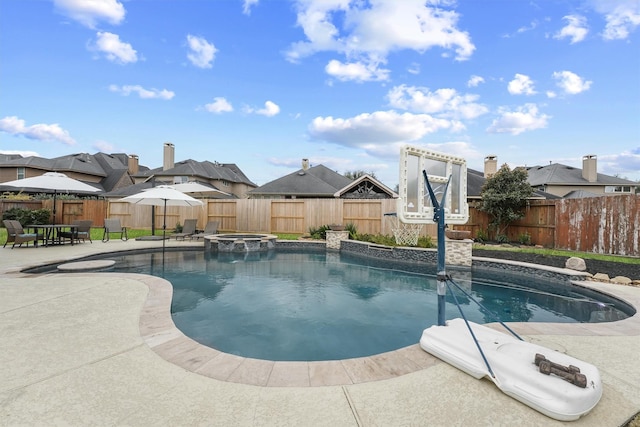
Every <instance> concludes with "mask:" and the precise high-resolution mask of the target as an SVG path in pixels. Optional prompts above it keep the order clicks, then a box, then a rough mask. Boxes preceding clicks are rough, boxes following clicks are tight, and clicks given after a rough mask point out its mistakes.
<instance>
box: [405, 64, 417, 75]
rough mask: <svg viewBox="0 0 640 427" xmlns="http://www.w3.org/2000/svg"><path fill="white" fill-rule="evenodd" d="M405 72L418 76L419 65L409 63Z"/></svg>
mask: <svg viewBox="0 0 640 427" xmlns="http://www.w3.org/2000/svg"><path fill="white" fill-rule="evenodd" d="M407 72H408V73H410V74H420V64H418V63H417V62H413V63H411V65H410V66H409V68H407Z"/></svg>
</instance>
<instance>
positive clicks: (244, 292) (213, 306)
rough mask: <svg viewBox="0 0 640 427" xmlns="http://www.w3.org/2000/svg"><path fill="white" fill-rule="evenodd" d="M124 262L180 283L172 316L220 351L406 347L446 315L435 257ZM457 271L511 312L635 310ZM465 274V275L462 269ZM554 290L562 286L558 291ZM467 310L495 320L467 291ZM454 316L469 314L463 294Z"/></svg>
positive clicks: (170, 256)
mask: <svg viewBox="0 0 640 427" xmlns="http://www.w3.org/2000/svg"><path fill="white" fill-rule="evenodd" d="M109 258H110V259H115V260H116V266H115V269H116V270H117V271H125V272H136V273H144V274H152V275H155V276H159V277H163V278H165V279H167V280H169V281H170V282H171V283H172V284H173V287H174V295H173V302H172V317H173V321H174V322H175V324H176V326H177V327H178V328H179V329H180V330H182V331H183V332H184V333H185V335H187V336H189V337H191V338H193V339H194V340H196V341H198V342H200V343H202V344H204V345H207V346H210V347H213V348H216V349H218V350H220V351H223V352H226V353H231V354H235V355H238V356H244V357H251V358H256V359H265V360H278V361H316V360H337V359H346V358H352V357H362V356H368V355H373V354H378V353H382V352H386V351H391V350H395V349H399V348H402V347H405V346H408V345H412V344H415V343H416V342H418V341H419V339H420V335H421V333H422V331H423V330H424V329H425V328H427V327H429V326H431V325H433V324H435V323H436V322H437V315H436V312H437V307H436V306H437V298H436V293H435V266H433V265H430V264H429V265H417V264H409V263H401V264H399V263H392V262H386V261H381V260H376V259H371V258H368V259H362V258H361V257H356V256H352V255H349V254H344V253H330V252H324V251H322V252H289V251H269V252H266V253H256V254H242V255H238V254H211V253H206V252H205V253H203V252H202V251H180V252H167V253H166V254H165V256H164V259H163V258H162V254H161V253H143V254H127V255H126V256H113V255H111V256H110V257H109ZM466 274H467V273H465V272H456V271H452V272H451V275H452V276H453V277H454V279H455V280H456V281H457V282H458V283H459V284H460V285H461V286H463V287H465V288H467V289H468V290H469V291H470V292H471V293H472V295H473V296H474V298H476V299H478V300H480V301H481V302H482V303H483V305H485V306H486V307H487V308H489V309H490V310H491V311H493V312H495V313H497V314H498V315H499V316H500V320H502V321H515V322H521V321H524V322H527V321H529V322H557V323H560V322H562V323H565V322H590V321H591V322H593V321H604V320H617V319H623V318H626V317H628V316H627V314H626V313H625V311H624V307H620V306H619V305H618V303H619V302H618V301H617V300H615V299H613V298H608V297H606V296H604V295H599V294H595V293H588V291H586V290H585V292H584V293H577V290H576V288H575V287H573V286H570V285H568V284H562V283H557V281H545V280H543V279H540V278H536V277H531V276H524V275H517V274H509V273H505V274H499V275H498V274H497V273H495V272H491V273H483V272H474V273H473V277H472V278H471V277H466V276H465V275H466ZM456 275H458V276H459V277H456ZM551 291H553V293H552V292H551ZM458 299H459V301H461V303H462V304H463V307H464V310H465V315H466V316H467V317H468V319H469V320H471V321H474V322H477V323H486V322H491V321H494V320H495V319H493V318H492V317H491V316H489V315H488V314H487V313H483V312H481V311H480V310H479V309H478V308H477V306H475V304H470V301H469V300H468V299H467V298H466V297H464V296H462V295H458ZM446 311H447V317H448V318H454V317H459V313H458V311H457V309H456V307H455V306H454V305H453V299H452V298H451V296H450V295H449V297H448V300H447V307H446Z"/></svg>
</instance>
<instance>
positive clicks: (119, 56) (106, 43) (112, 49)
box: [90, 31, 138, 64]
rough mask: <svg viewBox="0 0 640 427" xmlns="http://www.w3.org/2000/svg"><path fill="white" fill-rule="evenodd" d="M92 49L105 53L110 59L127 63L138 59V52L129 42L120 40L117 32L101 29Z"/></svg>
mask: <svg viewBox="0 0 640 427" xmlns="http://www.w3.org/2000/svg"><path fill="white" fill-rule="evenodd" d="M96 36H97V39H96V42H95V44H93V45H92V46H90V48H91V49H93V50H96V51H98V52H102V53H104V55H105V56H106V57H107V59H108V60H109V61H112V62H116V63H120V64H127V63H129V62H136V61H138V53H137V52H136V51H135V49H133V47H131V45H130V44H129V43H124V42H121V41H120V37H119V36H118V35H117V34H113V33H108V32H103V31H100V32H98V33H97V34H96Z"/></svg>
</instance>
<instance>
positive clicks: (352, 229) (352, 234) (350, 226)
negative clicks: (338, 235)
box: [344, 222, 358, 240]
mask: <svg viewBox="0 0 640 427" xmlns="http://www.w3.org/2000/svg"><path fill="white" fill-rule="evenodd" d="M344 229H345V230H346V231H348V232H349V238H350V239H352V240H355V239H356V238H357V237H358V229H357V228H356V225H355V224H354V223H352V222H349V223H347V225H345V226H344Z"/></svg>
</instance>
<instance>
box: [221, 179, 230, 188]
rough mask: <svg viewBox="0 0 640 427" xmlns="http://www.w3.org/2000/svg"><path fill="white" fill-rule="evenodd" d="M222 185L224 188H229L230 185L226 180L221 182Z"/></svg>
mask: <svg viewBox="0 0 640 427" xmlns="http://www.w3.org/2000/svg"><path fill="white" fill-rule="evenodd" d="M222 185H224V186H225V187H229V186H230V185H231V183H230V182H229V181H227V180H224V179H223V180H222Z"/></svg>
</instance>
